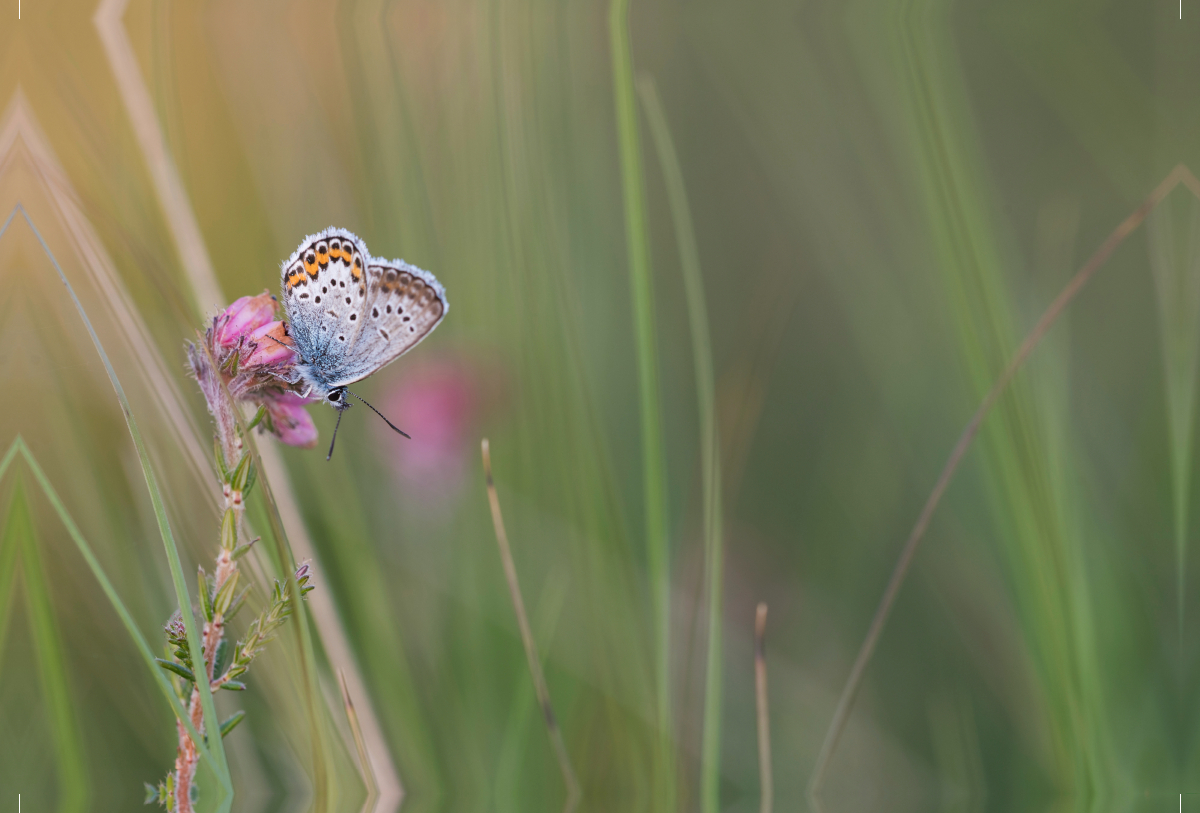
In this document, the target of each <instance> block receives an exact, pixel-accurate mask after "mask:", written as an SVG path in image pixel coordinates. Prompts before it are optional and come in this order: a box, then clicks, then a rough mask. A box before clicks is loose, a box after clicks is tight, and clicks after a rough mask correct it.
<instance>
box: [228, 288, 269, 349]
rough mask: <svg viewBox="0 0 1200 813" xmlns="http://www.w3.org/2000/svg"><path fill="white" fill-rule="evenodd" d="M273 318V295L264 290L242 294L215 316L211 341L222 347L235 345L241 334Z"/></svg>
mask: <svg viewBox="0 0 1200 813" xmlns="http://www.w3.org/2000/svg"><path fill="white" fill-rule="evenodd" d="M274 318H275V297H273V296H271V295H270V294H269V293H267V292H266V291H263V292H262V293H261V294H259V295H258V296H243V297H242V298H241V299H239V300H237V301H236V302H234V303H233V304H232V305H230V306H229V307H228V308H226V309H225V310H224V312H222V313H221V314H220V315H219V316H218V317H217V318H216V321H215V326H216V332H215V334H214V336H213V341H214V343H215V344H216V346H217V347H220V348H222V349H229V348H232V347H236V346H237V343H238V342H239V341H241V338H242V337H243V336H245V335H247V334H249V333H252V332H254V331H255V330H257V329H258V328H260V327H262V326H263V325H265V324H267V323H268V322H270V321H272V320H273V319H274Z"/></svg>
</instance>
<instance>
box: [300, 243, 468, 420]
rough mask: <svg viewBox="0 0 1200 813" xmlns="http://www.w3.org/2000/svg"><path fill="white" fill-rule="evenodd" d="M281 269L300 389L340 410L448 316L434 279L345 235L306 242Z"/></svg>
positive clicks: (427, 273)
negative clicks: (360, 386)
mask: <svg viewBox="0 0 1200 813" xmlns="http://www.w3.org/2000/svg"><path fill="white" fill-rule="evenodd" d="M282 270H283V280H282V294H283V296H282V299H283V304H284V309H285V310H286V311H287V316H288V335H290V336H291V339H292V346H293V347H294V348H295V350H296V354H297V355H298V356H299V362H298V363H297V365H296V369H297V371H298V373H299V375H300V384H301V390H302V392H305V393H306V394H308V395H313V396H316V397H319V398H321V399H322V400H324V401H325V402H326V403H327V404H329V405H330V406H333V407H336V408H337V409H339V410H341V409H345V408H346V407H347V406H349V404H348V403H347V400H346V394H347V390H346V387H347V386H349V385H350V384H353V383H354V382H356V381H360V380H362V379H364V378H366V377H367V376H369V375H371V373H374V372H375V371H377V370H379V369H380V368H382V367H385V366H386V365H388V364H390V363H391V362H393V361H395V360H396V359H397V358H399V357H400V356H402V355H404V354H405V353H407V352H408V351H409V350H411V349H412V348H413V347H415V346H416V345H417V344H419V343H420V342H421V340H422V339H424V338H425V337H426V336H428V335H429V334H430V333H431V332H432V331H433V329H434V328H435V327H437V326H438V324H439V323H440V322H441V321H442V319H443V318H444V317H445V315H446V311H447V310H448V309H449V303H448V302H447V301H446V291H445V289H444V288H443V287H442V285H441V283H439V282H438V281H437V279H436V278H435V277H434V276H433V274H430V273H429V272H428V271H425V270H422V269H420V268H417V267H416V266H414V265H410V264H408V263H406V262H404V261H403V260H384V259H381V258H376V257H372V256H371V255H370V254H369V253H368V252H367V247H366V245H364V244H363V242H362V241H361V240H360V239H358V237H356V236H355V235H354V234H352V233H350V232H348V231H346V230H345V229H337V228H329V229H325V230H324V231H322V232H320V233H318V234H314V235H310V236H308V237H306V238H305V239H304V241H303V242H302V243H301V244H300V246H299V248H297V249H296V251H295V252H293V253H292V256H291V257H289V258H288V259H287V260H286V261H285V262H284V263H283V266H282ZM351 394H352V393H351ZM355 397H357V396H355ZM397 431H398V430H397Z"/></svg>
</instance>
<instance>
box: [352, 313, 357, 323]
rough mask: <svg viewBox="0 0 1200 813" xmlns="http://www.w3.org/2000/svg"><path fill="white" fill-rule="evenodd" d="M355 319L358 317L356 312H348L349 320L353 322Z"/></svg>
mask: <svg viewBox="0 0 1200 813" xmlns="http://www.w3.org/2000/svg"><path fill="white" fill-rule="evenodd" d="M357 319H358V314H357V313H352V314H350V321H351V322H353V321H356V320H357Z"/></svg>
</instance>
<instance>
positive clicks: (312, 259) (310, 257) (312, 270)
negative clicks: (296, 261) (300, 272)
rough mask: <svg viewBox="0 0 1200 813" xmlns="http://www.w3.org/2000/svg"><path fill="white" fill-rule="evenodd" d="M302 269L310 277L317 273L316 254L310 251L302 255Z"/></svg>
mask: <svg viewBox="0 0 1200 813" xmlns="http://www.w3.org/2000/svg"><path fill="white" fill-rule="evenodd" d="M304 270H305V271H307V272H308V275H309V276H310V277H315V276H316V275H317V271H318V269H317V256H316V255H315V254H313V253H312V252H311V251H310V252H309V253H308V254H305V255H304Z"/></svg>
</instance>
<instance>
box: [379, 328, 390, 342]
mask: <svg viewBox="0 0 1200 813" xmlns="http://www.w3.org/2000/svg"><path fill="white" fill-rule="evenodd" d="M379 335H380V336H382V337H383V340H384V341H385V342H390V341H391V340H392V337H391V336H389V335H388V332H387V331H386V330H384V329H383V328H379Z"/></svg>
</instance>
